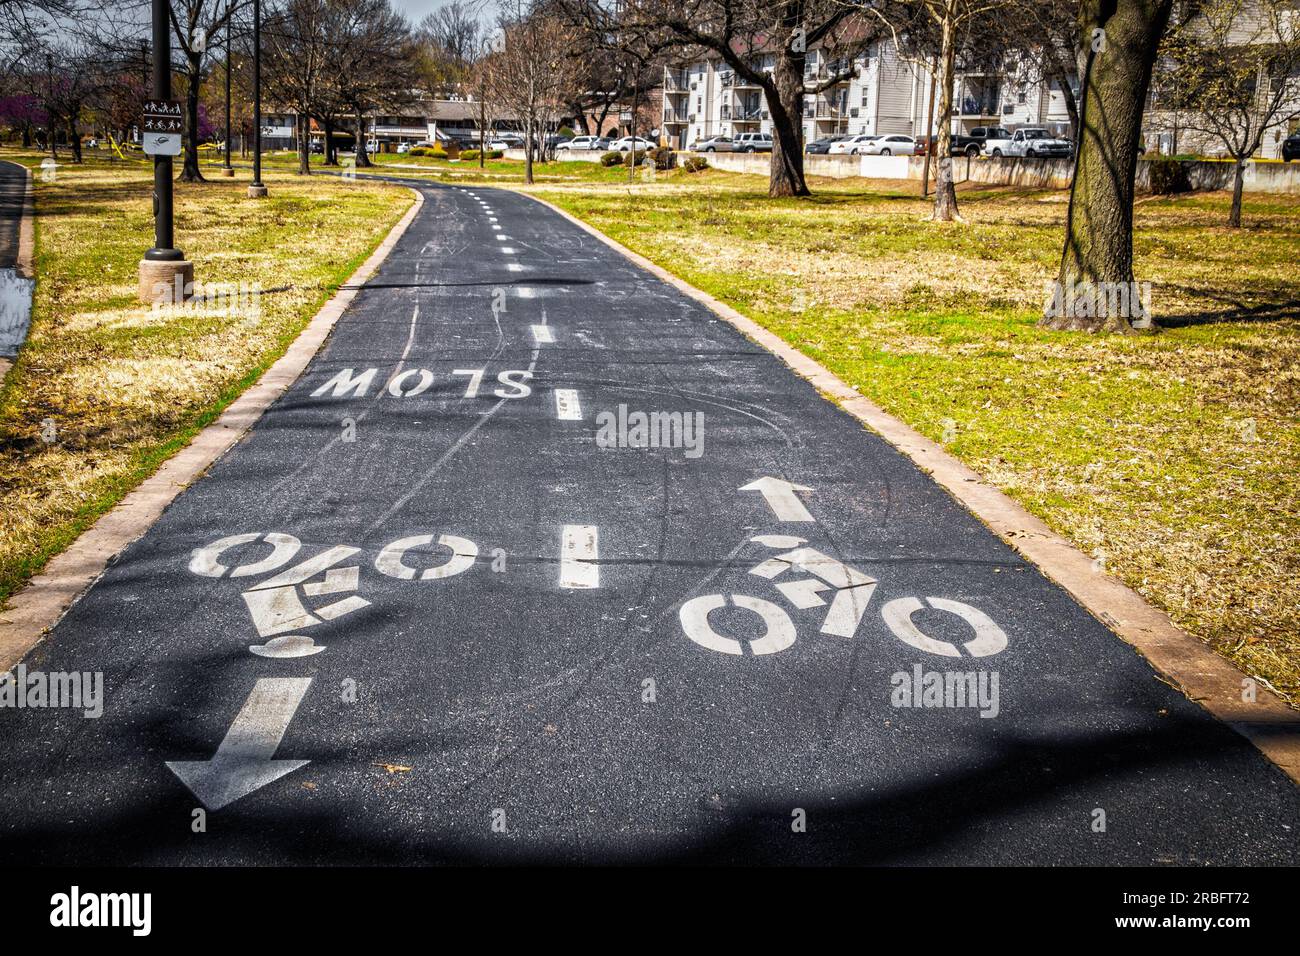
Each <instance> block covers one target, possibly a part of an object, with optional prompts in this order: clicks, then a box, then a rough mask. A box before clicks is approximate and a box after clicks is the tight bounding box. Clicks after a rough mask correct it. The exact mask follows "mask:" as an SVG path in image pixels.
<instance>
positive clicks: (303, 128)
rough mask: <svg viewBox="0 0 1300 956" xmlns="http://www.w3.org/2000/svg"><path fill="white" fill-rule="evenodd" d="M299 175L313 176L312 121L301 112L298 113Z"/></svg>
mask: <svg viewBox="0 0 1300 956" xmlns="http://www.w3.org/2000/svg"><path fill="white" fill-rule="evenodd" d="M297 125H298V175H299V176H310V175H311V120H310V119H309V118H308V117H307V114H306V113H304V112H302V111H301V110H300V111H299V112H298V120H297Z"/></svg>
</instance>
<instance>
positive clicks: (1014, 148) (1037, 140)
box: [993, 126, 1073, 159]
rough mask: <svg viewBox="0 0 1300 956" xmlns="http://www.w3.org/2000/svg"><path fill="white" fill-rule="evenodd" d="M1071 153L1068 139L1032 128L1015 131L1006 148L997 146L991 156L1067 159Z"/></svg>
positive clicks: (1071, 149) (1035, 127)
mask: <svg viewBox="0 0 1300 956" xmlns="http://www.w3.org/2000/svg"><path fill="white" fill-rule="evenodd" d="M1072 152H1073V146H1072V145H1071V144H1070V141H1069V140H1068V139H1061V138H1060V137H1059V136H1053V135H1052V134H1051V133H1049V132H1048V131H1047V130H1045V129H1042V128H1040V127H1037V126H1032V127H1026V128H1024V129H1018V130H1016V131H1015V133H1014V134H1013V135H1012V137H1011V142H1010V143H1008V144H1007V146H1006V148H1005V149H1002V148H1001V146H999V148H998V149H995V150H993V155H994V156H1002V155H1007V156H1028V157H1031V158H1032V157H1037V156H1043V157H1051V158H1055V159H1068V158H1069V157H1070V154H1071V153H1072Z"/></svg>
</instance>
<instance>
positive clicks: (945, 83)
mask: <svg viewBox="0 0 1300 956" xmlns="http://www.w3.org/2000/svg"><path fill="white" fill-rule="evenodd" d="M956 61H957V23H956V15H955V11H954V10H953V6H952V0H949V3H948V4H947V7H946V9H945V11H944V18H943V36H942V40H941V42H940V46H939V77H938V81H937V82H938V83H939V110H938V112H939V138H938V140H937V141H936V143H935V146H934V151H935V157H934V161H935V170H936V171H935V175H934V212H933V213H932V214H931V216H930V218H931V219H933V220H934V221H936V222H952V221H953V220H958V221H960V220H961V215H960V214H959V213H958V212H957V187H956V186H955V185H954V184H953V177H952V86H953V68H954V66H955V65H956Z"/></svg>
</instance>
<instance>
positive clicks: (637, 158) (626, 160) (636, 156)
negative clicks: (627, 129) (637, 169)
mask: <svg viewBox="0 0 1300 956" xmlns="http://www.w3.org/2000/svg"><path fill="white" fill-rule="evenodd" d="M644 162H645V150H644V149H629V150H628V151H627V152H626V153H624V154H623V165H624V166H640V165H641V164H642V163H644Z"/></svg>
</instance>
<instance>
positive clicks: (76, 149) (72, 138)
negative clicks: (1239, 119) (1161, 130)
mask: <svg viewBox="0 0 1300 956" xmlns="http://www.w3.org/2000/svg"><path fill="white" fill-rule="evenodd" d="M68 143H69V145H71V146H72V161H73V162H74V163H79V162H81V137H80V136H78V135H77V121H76V120H75V119H70V120H68ZM1236 205H1237V225H1241V204H1240V203H1238V204H1236Z"/></svg>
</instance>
